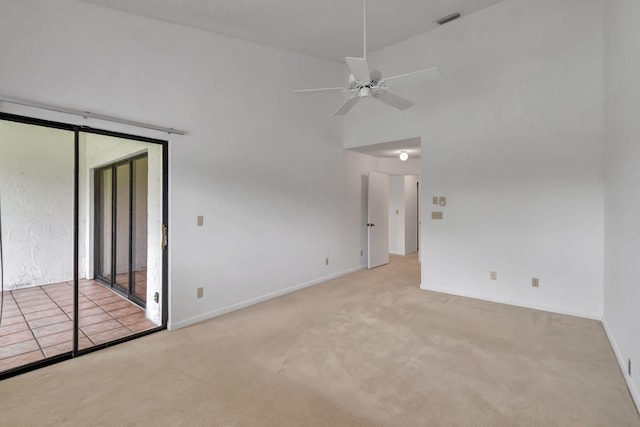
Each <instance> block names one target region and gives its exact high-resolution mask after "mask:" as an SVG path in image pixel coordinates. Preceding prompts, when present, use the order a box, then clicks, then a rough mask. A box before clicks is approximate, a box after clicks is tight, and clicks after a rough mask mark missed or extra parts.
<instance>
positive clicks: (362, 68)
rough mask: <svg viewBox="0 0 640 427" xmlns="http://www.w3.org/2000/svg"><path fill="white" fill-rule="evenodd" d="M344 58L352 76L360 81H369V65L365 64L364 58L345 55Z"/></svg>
mask: <svg viewBox="0 0 640 427" xmlns="http://www.w3.org/2000/svg"><path fill="white" fill-rule="evenodd" d="M345 59H346V60H347V64H348V65H349V69H350V70H351V74H353V77H355V78H356V80H359V81H361V82H369V81H371V73H370V72H369V66H368V65H367V60H366V59H364V58H351V57H347V58H345Z"/></svg>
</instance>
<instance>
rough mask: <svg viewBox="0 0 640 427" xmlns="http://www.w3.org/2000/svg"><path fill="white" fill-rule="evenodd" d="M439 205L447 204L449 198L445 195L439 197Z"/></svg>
mask: <svg viewBox="0 0 640 427" xmlns="http://www.w3.org/2000/svg"><path fill="white" fill-rule="evenodd" d="M438 205H440V206H447V198H446V197H445V196H440V198H439V199H438Z"/></svg>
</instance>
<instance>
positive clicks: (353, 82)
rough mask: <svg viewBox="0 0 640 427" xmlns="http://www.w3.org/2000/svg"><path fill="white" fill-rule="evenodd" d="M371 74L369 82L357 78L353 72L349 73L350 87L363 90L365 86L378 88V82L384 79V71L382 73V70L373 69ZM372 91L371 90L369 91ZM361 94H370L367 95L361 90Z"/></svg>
mask: <svg viewBox="0 0 640 427" xmlns="http://www.w3.org/2000/svg"><path fill="white" fill-rule="evenodd" d="M370 75H371V80H370V81H368V82H362V81H360V80H357V79H356V78H355V77H354V76H353V74H349V85H348V88H349V89H350V90H361V89H364V88H368V89H372V88H376V87H377V86H378V84H379V83H380V80H381V79H382V73H380V71H378V70H374V69H372V70H371V72H370ZM370 92H371V91H370V90H369V93H370ZM360 96H361V97H362V96H368V94H367V95H362V91H361V92H360Z"/></svg>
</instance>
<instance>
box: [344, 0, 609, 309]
mask: <svg viewBox="0 0 640 427" xmlns="http://www.w3.org/2000/svg"><path fill="white" fill-rule="evenodd" d="M602 27H603V20H602V2H601V1H600V0H563V1H560V2H558V1H553V0H541V1H535V2H532V1H527V0H505V1H503V2H500V3H497V4H495V5H493V6H491V7H489V8H487V9H484V10H482V11H481V12H478V13H476V14H473V15H469V16H466V17H463V18H462V19H460V20H458V21H455V22H453V23H451V24H449V25H446V26H443V27H440V28H439V29H437V30H434V31H432V32H430V33H426V34H422V35H419V36H416V37H414V38H412V39H409V40H407V41H405V42H402V43H398V44H396V45H393V46H391V47H389V48H386V49H384V50H382V51H379V52H376V53H374V54H371V55H370V57H369V62H370V63H371V64H372V66H374V67H376V68H377V69H380V70H381V71H382V73H383V75H385V74H386V75H394V74H401V73H403V72H408V71H412V70H416V69H421V68H426V67H430V66H438V67H440V69H441V72H442V75H443V78H442V79H441V80H440V81H437V82H434V83H430V84H427V85H424V86H420V87H410V88H406V89H402V88H396V89H394V92H396V93H398V94H399V95H404V96H406V97H408V98H409V99H411V100H413V101H416V105H415V106H414V107H412V108H411V109H409V110H407V111H405V112H398V111H395V110H393V109H390V108H387V107H386V106H385V105H383V104H381V103H364V104H363V105H361V106H358V108H354V109H353V110H352V112H350V113H349V116H347V119H346V122H345V147H348V148H351V147H357V146H363V145H368V144H375V143H381V142H385V141H394V140H400V139H405V138H411V137H415V136H416V135H418V136H420V137H421V147H422V152H421V160H422V167H421V169H422V171H421V195H422V197H421V200H422V209H421V212H422V236H423V238H424V240H425V241H428V242H429V243H428V245H422V248H421V259H422V286H423V287H424V288H427V289H434V290H440V291H444V292H449V293H453V294H460V295H467V296H472V297H477V298H482V299H487V300H495V301H501V302H507V303H512V304H517V305H522V306H530V307H535V308H542V309H547V310H552V311H556V312H564V313H570V314H577V315H581V316H586V317H594V318H600V317H601V314H602V292H603V288H602V277H603V271H602V270H603V269H602V265H603V173H602V150H603V148H602V137H603V108H602V105H603V57H602V45H603V43H602V38H603V28H602ZM360 107H362V108H360ZM365 124H366V126H365ZM432 195H444V196H447V206H446V207H445V208H444V209H442V210H443V211H444V220H442V221H438V220H435V221H432V220H430V219H427V218H430V215H429V212H430V210H431V209H430V206H429V204H428V203H427V202H428V201H430V196H432ZM490 271H497V272H498V281H490V280H489V272H490ZM532 277H538V278H540V288H539V289H535V288H532V287H531V278H532Z"/></svg>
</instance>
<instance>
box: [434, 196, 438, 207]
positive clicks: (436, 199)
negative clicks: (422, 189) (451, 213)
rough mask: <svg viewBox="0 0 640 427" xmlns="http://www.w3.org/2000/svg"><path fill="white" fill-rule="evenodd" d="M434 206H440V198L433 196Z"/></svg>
mask: <svg viewBox="0 0 640 427" xmlns="http://www.w3.org/2000/svg"><path fill="white" fill-rule="evenodd" d="M433 204H434V205H437V204H438V196H433Z"/></svg>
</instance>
